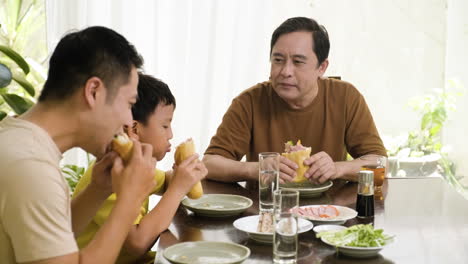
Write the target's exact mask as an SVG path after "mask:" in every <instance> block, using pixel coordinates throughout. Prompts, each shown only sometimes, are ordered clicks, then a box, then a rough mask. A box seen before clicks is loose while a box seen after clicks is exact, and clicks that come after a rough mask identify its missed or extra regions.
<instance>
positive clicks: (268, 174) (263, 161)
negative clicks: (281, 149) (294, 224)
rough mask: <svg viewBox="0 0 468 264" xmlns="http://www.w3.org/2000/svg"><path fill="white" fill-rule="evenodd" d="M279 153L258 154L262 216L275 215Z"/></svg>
mask: <svg viewBox="0 0 468 264" xmlns="http://www.w3.org/2000/svg"><path fill="white" fill-rule="evenodd" d="M279 157H280V156H279V153H276V152H262V153H260V154H258V163H259V166H258V187H259V188H258V190H259V191H258V192H259V203H260V214H261V213H264V212H269V213H271V214H272V213H273V191H275V190H277V189H278V176H279V164H280V161H279Z"/></svg>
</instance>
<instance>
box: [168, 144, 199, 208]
mask: <svg viewBox="0 0 468 264" xmlns="http://www.w3.org/2000/svg"><path fill="white" fill-rule="evenodd" d="M193 154H195V144H194V143H193V140H192V139H191V138H190V139H188V140H186V141H185V142H183V143H181V144H180V145H179V146H177V148H176V151H175V153H174V160H175V164H176V165H180V163H182V162H183V161H184V160H186V159H187V158H188V157H190V156H192V155H193ZM202 195H203V187H202V185H201V182H197V183H196V184H195V185H194V186H193V187H192V189H191V190H190V191H189V193H187V196H188V197H189V198H190V199H198V198H200V197H201V196H202Z"/></svg>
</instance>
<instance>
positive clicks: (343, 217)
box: [297, 204, 357, 225]
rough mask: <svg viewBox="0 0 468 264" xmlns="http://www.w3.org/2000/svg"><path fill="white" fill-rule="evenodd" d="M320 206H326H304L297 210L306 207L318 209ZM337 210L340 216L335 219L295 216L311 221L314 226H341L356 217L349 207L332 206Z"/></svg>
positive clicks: (355, 213)
mask: <svg viewBox="0 0 468 264" xmlns="http://www.w3.org/2000/svg"><path fill="white" fill-rule="evenodd" d="M320 206H327V204H318V205H305V206H301V207H299V208H306V207H320ZM333 206H334V207H336V209H338V211H339V212H340V214H339V215H338V216H337V217H333V218H322V217H311V216H303V215H300V214H297V216H298V217H300V218H304V219H307V220H310V221H312V222H313V223H314V224H315V225H325V224H334V225H341V224H344V223H345V222H346V221H348V220H349V219H353V218H354V217H356V216H357V212H356V211H355V210H353V209H351V208H349V207H345V206H339V205H333Z"/></svg>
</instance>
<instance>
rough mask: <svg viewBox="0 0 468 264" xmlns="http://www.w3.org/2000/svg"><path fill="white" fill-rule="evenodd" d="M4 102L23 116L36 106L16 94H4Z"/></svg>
mask: <svg viewBox="0 0 468 264" xmlns="http://www.w3.org/2000/svg"><path fill="white" fill-rule="evenodd" d="M2 97H3V100H5V102H6V103H7V104H8V105H9V106H10V107H11V109H13V111H15V113H16V114H18V115H21V114H22V113H24V112H26V111H27V110H28V109H29V108H31V106H33V105H34V103H33V102H31V101H30V100H28V99H26V98H23V97H21V96H19V95H16V94H2Z"/></svg>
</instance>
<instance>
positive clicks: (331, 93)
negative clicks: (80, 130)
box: [203, 17, 386, 183]
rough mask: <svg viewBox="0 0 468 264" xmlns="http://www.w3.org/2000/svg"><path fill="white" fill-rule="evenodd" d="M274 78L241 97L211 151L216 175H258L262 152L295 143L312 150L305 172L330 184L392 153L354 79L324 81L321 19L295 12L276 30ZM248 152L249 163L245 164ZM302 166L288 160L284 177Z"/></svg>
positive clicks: (208, 157)
mask: <svg viewBox="0 0 468 264" xmlns="http://www.w3.org/2000/svg"><path fill="white" fill-rule="evenodd" d="M270 48H271V50H270V63H271V70H270V80H269V81H267V82H263V83H260V84H258V85H256V86H254V87H252V88H250V89H248V90H246V91H244V92H243V93H241V94H240V95H239V96H238V97H236V98H235V99H234V100H233V102H232V104H231V106H230V108H229V109H228V111H227V112H226V114H225V115H224V117H223V121H222V123H221V125H220V126H219V127H218V130H217V132H216V135H215V136H214V137H213V138H212V139H211V143H210V146H209V147H208V149H207V150H206V152H205V156H204V158H203V161H204V162H205V164H206V166H207V168H208V170H209V174H208V176H207V177H208V178H210V179H215V180H220V181H243V180H248V181H256V180H258V162H257V160H258V154H259V153H260V152H266V151H268V152H270V151H273V152H280V153H281V152H283V150H284V143H285V142H287V141H289V140H294V141H296V140H298V139H300V140H301V141H302V144H303V145H304V146H308V147H309V146H310V147H312V153H313V155H312V156H311V157H310V158H308V159H306V160H305V161H304V164H305V165H307V166H309V165H310V169H309V170H308V171H307V172H306V173H305V177H307V178H309V180H311V181H313V182H319V183H323V182H325V181H327V180H333V179H337V178H345V179H355V178H356V174H357V172H358V171H359V170H360V168H361V166H362V165H363V163H362V162H363V161H362V160H360V159H355V160H353V161H346V154H347V152H349V153H350V154H351V156H352V157H354V158H357V157H360V156H363V155H367V154H379V155H384V156H385V155H386V151H385V148H384V146H383V144H382V140H381V139H380V137H379V134H378V132H377V129H376V127H375V124H374V121H373V119H372V115H371V113H370V111H369V109H368V107H367V104H366V102H365V100H364V98H363V96H362V95H361V94H360V93H359V91H358V90H357V89H356V88H354V86H352V85H351V84H350V83H347V82H343V81H340V80H334V79H328V78H322V76H323V75H324V73H325V71H326V69H327V67H328V52H329V49H330V42H329V39H328V33H327V31H326V30H325V28H324V27H323V26H321V25H319V24H318V23H317V22H316V21H315V20H313V19H310V18H306V17H294V18H290V19H288V20H286V21H285V22H283V23H282V24H281V25H280V26H279V27H278V28H277V29H276V30H275V31H274V32H273V35H272V38H271V46H270ZM244 155H246V156H247V162H241V161H240V160H241V159H242V157H243V156H244ZM296 169H297V165H296V164H295V163H294V162H291V161H290V160H288V159H286V158H284V157H281V164H280V178H281V180H282V181H291V180H292V179H293V177H294V176H295V170H296Z"/></svg>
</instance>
